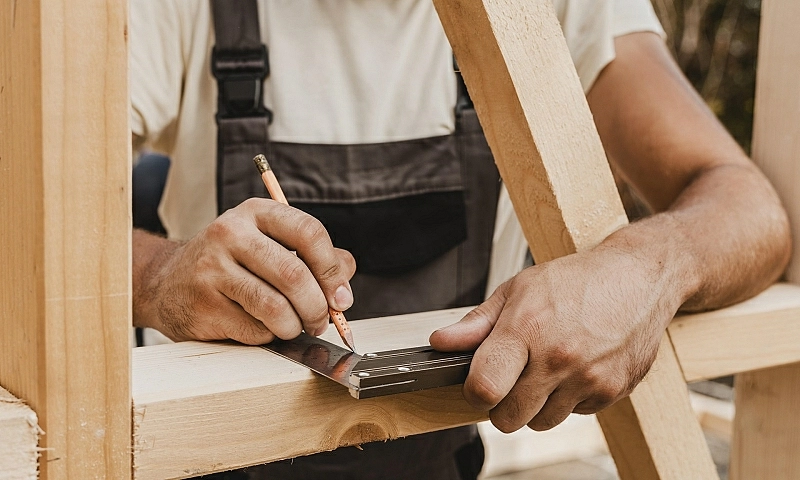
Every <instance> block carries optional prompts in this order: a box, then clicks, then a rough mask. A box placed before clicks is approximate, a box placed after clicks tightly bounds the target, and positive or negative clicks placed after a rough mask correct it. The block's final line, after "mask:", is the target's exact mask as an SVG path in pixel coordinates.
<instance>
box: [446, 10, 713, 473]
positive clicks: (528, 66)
mask: <svg viewBox="0 0 800 480" xmlns="http://www.w3.org/2000/svg"><path fill="white" fill-rule="evenodd" d="M434 5H435V6H436V9H437V11H438V13H439V17H440V18H441V20H442V25H443V26H444V30H445V33H446V34H447V36H448V38H449V40H450V44H451V45H452V47H453V51H454V52H455V55H456V59H457V60H458V64H459V66H460V68H461V70H462V74H463V77H464V81H465V82H466V84H467V87H468V89H469V91H470V95H471V97H472V99H473V101H474V103H475V109H476V111H477V112H478V117H479V118H480V121H481V125H482V126H483V130H484V132H485V134H486V138H487V140H488V142H489V146H490V147H491V149H492V153H493V154H494V158H495V161H496V163H497V166H498V169H499V170H500V175H501V176H502V178H503V182H504V183H505V185H506V187H507V188H508V191H509V195H510V197H511V201H512V203H513V204H514V210H515V211H516V212H517V216H518V218H519V221H520V224H521V225H522V230H523V232H524V233H525V237H526V238H527V239H528V244H529V245H530V247H531V252H532V253H533V257H534V259H535V260H536V262H537V263H542V262H546V261H548V260H551V259H554V258H557V257H560V256H564V255H569V254H571V253H575V252H577V251H582V250H586V249H589V248H591V247H593V246H595V245H597V244H599V243H600V242H601V241H602V240H603V239H604V238H606V236H608V235H609V234H610V233H612V232H613V231H615V230H616V229H618V228H620V227H622V226H624V225H625V224H627V217H626V216H625V211H624V209H623V207H622V203H621V201H620V199H619V195H618V193H617V190H616V186H615V184H614V180H613V177H612V175H611V171H610V169H609V167H608V163H607V161H606V157H605V153H604V151H603V147H602V144H601V142H600V138H599V135H598V134H597V130H596V129H595V126H594V123H593V122H592V116H591V113H590V111H589V107H588V104H587V102H586V98H585V96H584V93H583V89H582V88H581V85H580V81H579V80H578V76H577V73H576V72H575V68H574V66H573V64H572V60H571V58H570V55H569V50H568V49H567V46H566V42H565V40H564V36H563V34H562V32H561V28H560V26H559V23H558V20H557V18H556V15H555V12H554V10H553V6H552V2H550V0H532V1H524V2H523V1H518V0H434ZM662 345H663V346H662V350H664V349H666V350H668V351H665V352H661V353H660V354H659V358H658V359H657V360H656V363H655V364H654V366H653V369H652V372H651V374H650V379H649V382H647V383H646V384H645V385H643V386H642V387H641V388H639V389H637V390H636V391H635V392H634V394H633V395H632V396H631V397H630V398H627V399H624V400H622V401H620V402H618V403H617V404H616V405H615V406H612V407H611V408H609V409H607V410H605V411H604V412H601V414H600V415H599V418H600V420H601V424H602V425H603V427H604V428H603V430H604V433H605V434H606V436H607V438H608V440H609V446H610V449H611V453H612V455H613V456H614V459H615V461H616V463H617V465H620V466H621V468H620V473H621V475H622V478H623V479H634V478H635V479H637V480H641V479H649V478H653V479H673V478H674V479H684V478H686V476H685V474H686V472H687V471H688V472H692V478H717V475H716V470H715V469H714V464H713V462H712V460H711V455H710V453H709V451H708V447H707V445H706V443H705V440H704V439H703V436H702V432H701V430H700V427H699V425H698V423H697V419H696V418H695V417H694V415H693V414H692V412H691V409H690V407H689V403H688V393H687V391H686V387H685V384H684V380H683V375H682V373H681V371H680V368H679V367H678V365H677V362H675V361H674V354H673V352H672V348H671V345H670V344H669V342H668V341H665V342H663V343H662ZM676 388H677V389H678V390H677V392H676V391H675V389H676ZM663 398H670V399H672V400H674V401H673V402H663V401H661V400H662V399H663ZM604 419H605V420H604ZM645 459H646V460H645ZM648 461H649V462H650V464H651V465H653V468H650V469H649V470H648V471H649V473H648V474H644V473H643V472H644V470H642V471H639V470H636V469H628V468H625V466H626V465H639V462H648ZM643 468H644V467H643Z"/></svg>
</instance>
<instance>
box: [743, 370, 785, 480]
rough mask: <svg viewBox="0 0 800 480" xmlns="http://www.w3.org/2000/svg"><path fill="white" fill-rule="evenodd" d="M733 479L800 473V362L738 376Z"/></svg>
mask: <svg viewBox="0 0 800 480" xmlns="http://www.w3.org/2000/svg"><path fill="white" fill-rule="evenodd" d="M735 392H736V395H735V402H736V416H735V417H734V434H733V444H732V445H731V465H730V472H731V479H732V480H748V479H760V478H765V479H767V478H768V479H770V480H792V479H797V478H800V458H798V457H800V431H799V430H800V419H799V417H800V415H798V404H799V403H800V368H799V367H798V366H797V364H794V365H786V366H783V367H776V368H770V369H766V370H759V371H756V372H751V373H747V374H742V375H738V376H737V377H736V389H735Z"/></svg>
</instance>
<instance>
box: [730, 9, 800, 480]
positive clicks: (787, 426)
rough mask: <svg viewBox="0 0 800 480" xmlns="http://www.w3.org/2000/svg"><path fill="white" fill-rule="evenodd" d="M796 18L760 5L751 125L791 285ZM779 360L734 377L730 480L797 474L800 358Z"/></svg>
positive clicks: (796, 227)
mask: <svg viewBox="0 0 800 480" xmlns="http://www.w3.org/2000/svg"><path fill="white" fill-rule="evenodd" d="M798 18H800V3H799V2H797V1H794V0H764V2H763V3H762V12H761V34H760V35H761V38H760V39H759V56H758V76H757V79H756V104H755V119H754V125H753V159H754V160H755V161H756V163H758V165H759V166H760V167H761V168H762V169H763V170H764V173H765V174H766V175H767V177H769V179H770V180H771V181H772V183H773V185H775V189H776V190H777V191H778V194H779V195H780V196H781V199H782V200H783V203H784V205H785V206H786V210H787V212H788V213H789V218H790V220H791V223H792V236H793V239H794V242H793V247H794V255H793V257H792V260H791V262H790V264H789V268H788V270H787V271H786V279H787V280H788V281H790V282H792V283H800V254H798V252H800V188H798V185H800V127H798V125H800V88H798V80H797V79H798V78H799V77H800V31H798V29H797V19H798ZM756 328H761V326H760V325H759V326H758V327H756ZM791 332H792V333H796V326H794V328H793V329H792V330H791ZM787 336H793V335H787ZM776 345H779V346H783V345H784V344H782V343H777V344H776ZM796 345H799V344H798V343H795V346H796ZM765 346H766V345H765ZM773 348H774V347H773ZM795 348H796V347H795ZM774 365H781V363H777V364H762V365H760V367H761V368H764V369H763V370H758V371H753V372H749V373H744V374H741V375H738V376H737V377H736V417H735V419H734V438H733V448H732V460H731V479H732V480H746V479H749V478H770V479H772V478H774V479H793V478H798V477H800V455H798V454H797V452H798V451H800V412H798V410H797V407H796V402H797V399H798V398H800V363H795V364H794V365H787V366H782V367H779V368H766V367H773V366H774Z"/></svg>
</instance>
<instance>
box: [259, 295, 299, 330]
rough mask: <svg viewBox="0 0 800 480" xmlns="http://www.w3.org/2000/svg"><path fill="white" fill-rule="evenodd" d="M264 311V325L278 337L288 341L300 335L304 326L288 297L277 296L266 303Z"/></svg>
mask: <svg viewBox="0 0 800 480" xmlns="http://www.w3.org/2000/svg"><path fill="white" fill-rule="evenodd" d="M264 310H265V313H266V314H265V318H264V324H265V325H266V326H267V328H268V329H269V330H270V331H271V332H272V333H273V334H275V336H276V337H279V338H282V339H284V340H287V339H290V338H294V337H296V336H298V335H300V332H301V331H302V325H300V322H299V321H298V320H297V316H296V314H295V311H294V308H293V307H292V304H291V303H290V302H289V300H287V299H286V297H284V296H276V297H275V298H272V299H270V301H268V302H265V303H264Z"/></svg>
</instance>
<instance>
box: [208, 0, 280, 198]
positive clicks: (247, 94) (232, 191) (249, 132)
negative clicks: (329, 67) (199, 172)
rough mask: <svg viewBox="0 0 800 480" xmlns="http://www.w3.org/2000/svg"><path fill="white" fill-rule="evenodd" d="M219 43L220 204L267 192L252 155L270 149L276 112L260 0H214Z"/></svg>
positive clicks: (215, 68)
mask: <svg viewBox="0 0 800 480" xmlns="http://www.w3.org/2000/svg"><path fill="white" fill-rule="evenodd" d="M211 11H212V14H213V17H214V33H215V36H216V44H215V45H214V49H213V51H212V54H211V72H212V74H213V75H214V78H216V80H217V91H218V97H217V115H216V121H217V210H218V213H222V212H224V211H225V210H227V209H229V208H232V207H234V206H236V205H238V204H239V203H241V202H242V201H244V200H246V199H247V198H249V197H252V196H265V189H264V186H263V184H262V182H261V180H260V178H259V177H258V175H256V174H255V173H254V170H253V164H252V159H253V157H254V156H255V155H257V154H259V153H263V152H265V151H266V149H267V146H268V142H269V138H268V136H267V127H268V126H269V123H270V122H271V121H272V112H271V111H270V110H269V109H267V108H266V107H264V91H263V85H264V80H265V79H266V78H267V76H269V57H268V55H267V47H266V45H264V43H263V42H262V41H261V32H260V29H259V23H258V4H257V2H256V0H211Z"/></svg>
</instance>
